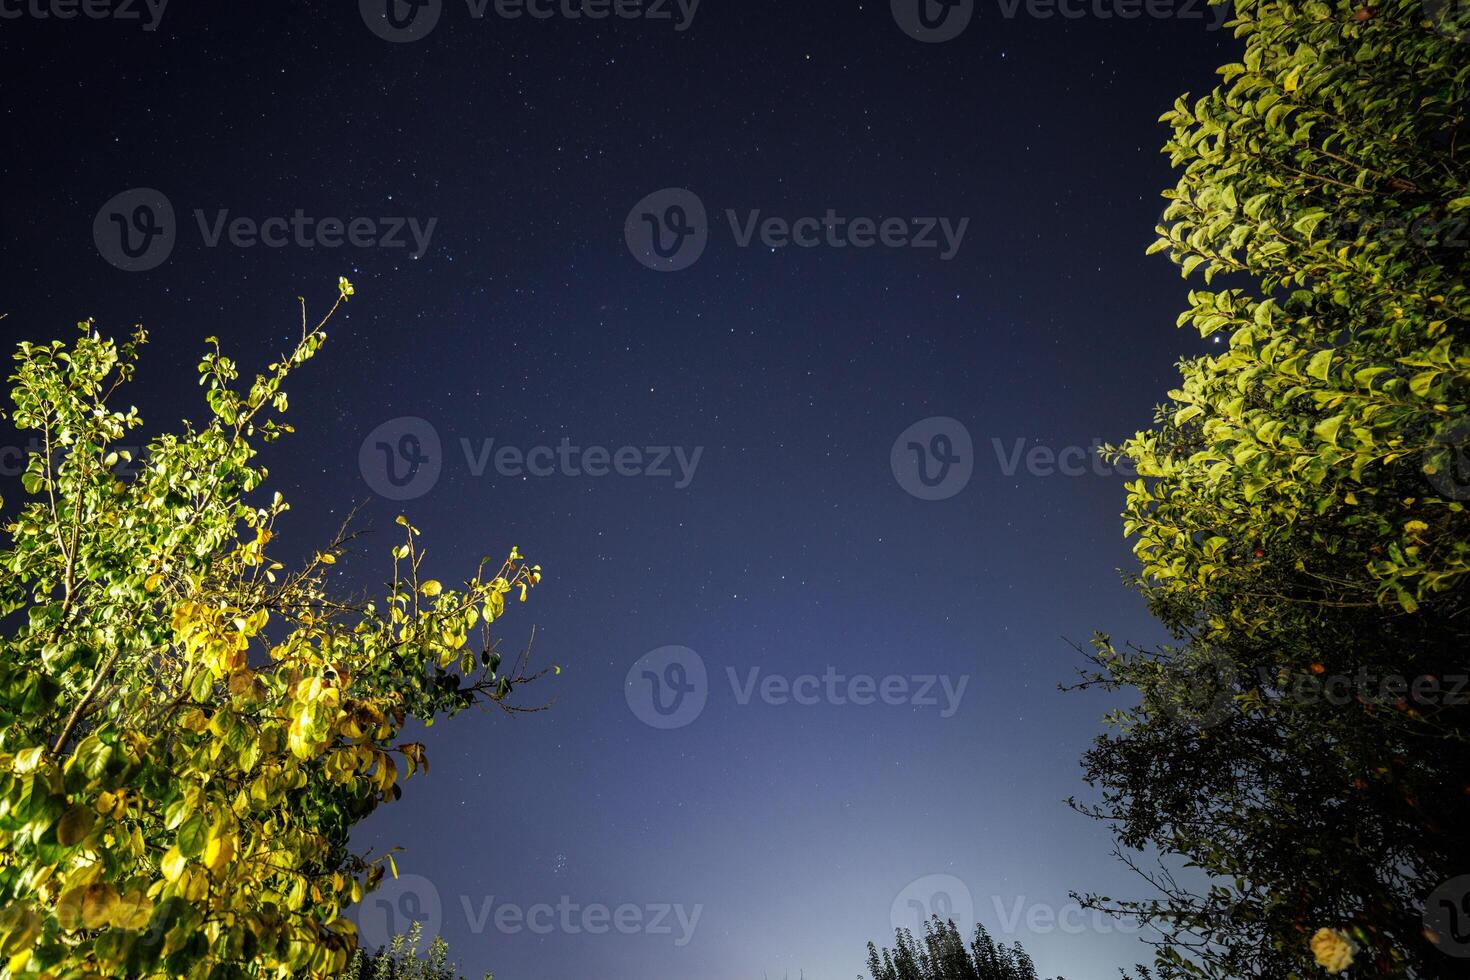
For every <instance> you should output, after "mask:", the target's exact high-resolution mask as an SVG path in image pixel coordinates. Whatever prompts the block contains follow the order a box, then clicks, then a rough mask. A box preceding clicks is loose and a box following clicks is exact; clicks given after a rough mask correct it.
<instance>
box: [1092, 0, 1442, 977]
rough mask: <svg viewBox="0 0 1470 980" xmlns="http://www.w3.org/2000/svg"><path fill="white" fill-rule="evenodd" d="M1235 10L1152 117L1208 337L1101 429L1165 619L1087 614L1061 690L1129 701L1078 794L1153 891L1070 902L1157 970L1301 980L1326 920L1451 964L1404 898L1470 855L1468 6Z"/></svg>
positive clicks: (1181, 256) (1314, 5) (1318, 1)
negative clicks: (1228, 51) (1232, 49)
mask: <svg viewBox="0 0 1470 980" xmlns="http://www.w3.org/2000/svg"><path fill="white" fill-rule="evenodd" d="M1232 24H1233V26H1234V29H1235V32H1236V35H1237V36H1238V37H1241V38H1243V39H1244V41H1245V51H1244V55H1243V57H1242V59H1241V61H1239V62H1236V63H1232V64H1228V65H1225V66H1224V67H1223V68H1221V69H1220V75H1221V76H1222V78H1223V82H1222V84H1221V85H1220V86H1219V87H1217V88H1216V89H1215V90H1214V91H1212V92H1211V93H1209V94H1208V95H1206V96H1205V97H1203V98H1201V99H1199V100H1197V101H1194V102H1192V103H1191V102H1190V101H1189V99H1188V97H1182V98H1180V99H1179V100H1178V101H1176V103H1175V105H1174V108H1173V110H1172V111H1170V112H1169V113H1167V114H1166V115H1165V116H1164V120H1165V121H1166V122H1168V123H1169V124H1170V125H1171V127H1172V129H1173V136H1172V138H1171V139H1170V141H1169V143H1168V145H1167V150H1168V152H1169V153H1170V155H1171V159H1172V161H1173V163H1174V164H1175V166H1176V167H1180V168H1182V171H1183V172H1182V175H1181V177H1180V179H1179V183H1178V185H1177V186H1176V187H1175V188H1174V189H1173V190H1172V191H1170V192H1167V193H1166V194H1165V197H1166V198H1168V199H1169V205H1168V208H1167V210H1166V211H1165V214H1164V221H1163V224H1161V226H1160V227H1159V229H1158V230H1159V233H1160V238H1159V241H1158V242H1157V244H1156V245H1155V246H1154V250H1155V251H1167V252H1168V253H1169V254H1170V255H1171V257H1172V258H1173V259H1174V260H1175V261H1176V262H1178V263H1179V264H1180V265H1181V267H1182V270H1183V273H1184V275H1185V276H1186V277H1188V276H1190V275H1191V274H1195V273H1202V275H1203V278H1204V281H1205V284H1206V285H1207V286H1209V285H1210V284H1212V283H1213V281H1214V280H1215V279H1216V278H1220V277H1223V278H1224V280H1225V282H1226V283H1228V284H1229V288H1216V289H1208V288H1207V289H1197V290H1194V291H1192V292H1190V294H1189V303H1190V306H1189V309H1188V310H1186V311H1185V313H1184V314H1183V315H1182V316H1181V317H1180V321H1179V322H1180V325H1184V324H1186V323H1188V324H1190V325H1192V326H1194V327H1195V328H1197V329H1198V330H1199V332H1200V334H1201V336H1203V337H1211V336H1213V337H1215V338H1216V339H1219V340H1224V341H1226V346H1225V348H1224V350H1223V352H1222V353H1220V354H1218V355H1216V356H1208V357H1196V358H1191V359H1188V360H1185V361H1184V362H1182V363H1181V365H1180V371H1181V375H1182V382H1181V384H1180V386H1179V387H1178V388H1177V389H1175V390H1174V391H1171V392H1170V393H1169V400H1170V401H1169V404H1168V405H1167V407H1164V408H1161V409H1160V410H1159V412H1158V414H1157V417H1156V419H1155V424H1154V427H1153V428H1151V429H1149V430H1146V431H1143V432H1140V433H1138V434H1137V435H1135V436H1134V437H1133V438H1132V439H1131V440H1129V441H1128V442H1126V443H1125V444H1124V445H1123V446H1122V447H1121V450H1120V454H1121V455H1123V456H1126V457H1128V458H1130V459H1132V460H1133V461H1134V462H1135V464H1136V466H1137V471H1138V473H1139V476H1140V479H1139V480H1137V481H1135V482H1133V483H1131V484H1130V485H1129V487H1128V498H1127V505H1126V510H1125V514H1124V517H1125V522H1124V530H1125V533H1127V534H1128V535H1130V536H1132V537H1133V538H1134V540H1135V544H1134V551H1135V554H1136V555H1137V557H1138V558H1139V560H1140V564H1141V570H1140V573H1139V575H1138V577H1137V578H1136V579H1135V581H1136V584H1137V585H1138V587H1139V588H1140V589H1141V590H1142V592H1143V594H1144V596H1145V597H1146V599H1147V601H1148V603H1149V606H1150V608H1151V610H1152V611H1153V612H1154V613H1155V614H1156V615H1157V616H1158V618H1159V619H1160V620H1161V621H1162V622H1163V623H1164V624H1165V625H1166V626H1167V627H1168V628H1169V630H1170V631H1171V633H1172V634H1173V636H1174V637H1175V640H1176V643H1175V644H1174V645H1172V646H1170V647H1167V648H1165V649H1161V650H1151V651H1145V650H1138V649H1127V648H1119V647H1116V646H1115V645H1114V644H1113V643H1112V642H1111V640H1110V639H1109V638H1108V637H1106V636H1103V637H1099V638H1098V640H1097V641H1096V644H1095V650H1094V653H1093V663H1094V668H1093V670H1092V671H1091V672H1090V673H1088V675H1087V677H1086V679H1085V680H1084V684H1083V686H1090V685H1097V686H1101V687H1104V688H1107V689H1110V690H1122V689H1128V690H1132V691H1136V692H1137V694H1138V695H1139V702H1138V704H1137V705H1136V706H1135V707H1134V708H1133V709H1131V710H1128V711H1120V712H1116V713H1114V714H1113V715H1111V716H1110V718H1109V720H1110V722H1111V723H1112V730H1111V731H1110V732H1109V733H1107V734H1105V735H1104V736H1103V737H1101V738H1099V739H1098V741H1097V743H1096V745H1095V746H1094V748H1093V750H1092V751H1091V752H1089V753H1088V755H1087V757H1086V760H1085V763H1086V773H1087V778H1088V780H1089V781H1090V782H1091V783H1093V784H1094V785H1095V786H1099V787H1101V789H1102V802H1101V803H1100V804H1092V805H1087V806H1081V807H1080V808H1081V809H1083V810H1084V811H1085V812H1088V813H1089V814H1091V815H1093V816H1095V817H1098V818H1099V819H1103V820H1106V821H1108V822H1109V823H1111V824H1112V825H1113V826H1114V827H1115V828H1116V830H1117V833H1118V837H1119V843H1120V854H1123V856H1124V857H1125V859H1126V860H1128V861H1129V862H1130V863H1131V864H1133V866H1134V867H1135V868H1136V869H1137V870H1139V872H1140V874H1142V875H1144V877H1145V878H1146V879H1147V880H1148V881H1149V882H1150V883H1151V884H1152V885H1154V886H1157V888H1158V889H1159V890H1160V893H1161V895H1162V897H1159V898H1155V899H1152V900H1148V901H1121V902H1115V901H1113V900H1111V899H1107V898H1105V897H1100V896H1089V898H1088V899H1087V900H1088V902H1089V904H1092V905H1094V906H1095V907H1099V908H1106V909H1108V910H1110V911H1113V912H1116V913H1119V914H1125V915H1133V916H1137V917H1139V918H1141V919H1142V920H1144V921H1145V922H1147V923H1148V924H1150V925H1151V926H1153V927H1154V928H1155V929H1157V930H1158V933H1159V939H1158V942H1159V947H1160V948H1159V951H1158V959H1157V963H1158V967H1159V971H1160V973H1161V975H1162V976H1163V977H1165V978H1166V980H1167V978H1173V977H1221V978H1223V977H1231V978H1242V977H1268V976H1269V977H1291V976H1310V975H1320V974H1321V972H1322V968H1323V966H1324V965H1329V964H1332V963H1335V962H1336V960H1337V957H1336V956H1327V955H1326V954H1324V953H1323V950H1327V952H1329V953H1331V952H1333V950H1332V949H1328V947H1331V946H1333V943H1323V942H1319V943H1318V944H1317V946H1318V948H1317V949H1315V950H1314V946H1313V942H1312V940H1313V938H1314V937H1317V936H1318V935H1319V934H1320V933H1321V932H1322V931H1323V930H1327V931H1328V932H1329V933H1330V935H1332V936H1338V935H1340V937H1341V939H1342V942H1343V943H1350V944H1351V945H1352V946H1354V947H1357V948H1356V949H1355V950H1354V953H1355V959H1356V966H1355V967H1354V970H1355V975H1373V976H1408V977H1448V976H1451V975H1459V973H1460V972H1461V970H1462V967H1461V965H1460V964H1461V963H1462V961H1457V960H1455V959H1452V958H1450V957H1448V956H1446V955H1445V954H1444V953H1443V952H1442V951H1441V950H1440V949H1437V948H1436V944H1437V943H1443V942H1444V940H1445V937H1444V936H1442V935H1438V934H1437V933H1435V931H1434V930H1433V929H1432V928H1430V929H1426V926H1425V922H1424V919H1423V913H1424V910H1425V902H1426V899H1427V897H1428V896H1429V895H1430V894H1431V893H1432V892H1433V891H1434V890H1435V889H1436V888H1437V887H1438V886H1440V885H1441V884H1442V883H1443V882H1445V881H1446V880H1447V879H1451V878H1453V877H1454V876H1456V875H1460V874H1464V873H1466V872H1470V850H1467V844H1466V841H1465V838H1464V834H1463V831H1462V829H1461V828H1463V827H1465V826H1466V825H1467V824H1470V785H1467V781H1466V771H1465V767H1464V762H1463V760H1464V752H1465V749H1466V741H1467V734H1470V718H1467V710H1470V709H1467V705H1466V700H1465V699H1464V698H1463V697H1459V696H1456V695H1455V694H1454V693H1453V691H1452V690H1451V687H1452V685H1451V684H1450V681H1451V679H1453V678H1459V677H1464V676H1465V675H1467V674H1470V656H1467V650H1470V643H1467V641H1470V616H1467V612H1470V585H1467V581H1470V579H1467V572H1470V517H1467V513H1466V510H1465V506H1464V501H1465V500H1466V499H1467V498H1470V471H1467V470H1465V469H1464V462H1465V459H1466V450H1467V446H1470V418H1467V413H1466V407H1467V401H1470V347H1467V334H1466V331H1467V327H1470V251H1467V248H1466V241H1465V238H1466V236H1465V234H1464V230H1465V228H1466V225H1467V222H1466V220H1465V219H1466V218H1470V178H1467V167H1466V159H1465V156H1466V148H1465V143H1466V139H1465V136H1466V113H1467V97H1470V91H1467V89H1470V44H1466V43H1464V42H1465V41H1466V40H1467V39H1470V7H1467V6H1466V5H1465V4H1458V5H1456V4H1440V3H1428V4H1422V3H1420V2H1419V0H1412V2H1410V0H1393V2H1387V3H1383V4H1374V5H1371V6H1369V5H1366V4H1364V3H1363V2H1361V0H1333V2H1324V0H1311V2H1292V3H1277V2H1266V0H1241V2H1239V3H1238V4H1237V13H1236V18H1235V20H1234V21H1233V22H1232ZM1344 680H1346V682H1347V683H1346V684H1343V683H1339V682H1342V681H1344ZM1456 683H1457V682H1456ZM1416 685H1417V686H1416ZM1342 690H1346V691H1347V696H1346V697H1334V696H1333V692H1334V691H1342ZM1147 850H1153V851H1157V852H1161V853H1162V854H1163V855H1165V856H1166V861H1165V862H1164V863H1163V864H1161V865H1160V866H1159V867H1158V868H1157V869H1156V870H1145V869H1144V867H1143V866H1142V864H1141V859H1139V858H1137V857H1135V856H1133V855H1132V853H1131V852H1133V851H1147ZM1180 865H1188V866H1190V867H1192V868H1194V869H1196V870H1198V871H1202V872H1204V873H1205V874H1206V875H1208V876H1209V883H1208V885H1206V886H1204V887H1200V886H1196V885H1194V884H1193V883H1192V882H1189V881H1184V880H1181V877H1180V876H1178V875H1177V874H1176V872H1177V869H1178V868H1179V867H1180Z"/></svg>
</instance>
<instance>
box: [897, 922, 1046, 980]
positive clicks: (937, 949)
mask: <svg viewBox="0 0 1470 980" xmlns="http://www.w3.org/2000/svg"><path fill="white" fill-rule="evenodd" d="M868 972H869V973H870V974H871V975H872V980H1037V976H1036V967H1035V966H1034V965H1032V963H1031V957H1029V956H1027V955H1026V951H1025V950H1024V949H1022V948H1021V944H1020V943H1016V944H1015V946H1013V947H1011V948H1007V947H1005V946H1001V945H997V944H996V942H995V940H994V939H992V938H991V937H990V933H988V932H986V931H985V927H984V926H982V925H979V924H978V923H977V924H976V926H975V936H974V938H973V939H972V940H971V942H970V945H969V946H968V947H966V946H965V939H964V937H963V936H962V935H960V930H959V927H957V926H956V925H955V924H954V920H953V919H948V920H943V919H940V918H939V916H937V915H936V916H933V917H931V918H930V920H929V921H928V922H927V923H925V926H924V938H923V941H922V943H920V942H916V941H915V939H914V935H913V933H912V932H910V931H909V930H907V929H898V930H895V931H894V944H893V949H891V950H890V949H888V948H886V947H885V948H884V949H883V950H881V951H880V950H879V949H878V947H877V946H875V945H874V944H872V943H868ZM1058 980H1060V978H1058Z"/></svg>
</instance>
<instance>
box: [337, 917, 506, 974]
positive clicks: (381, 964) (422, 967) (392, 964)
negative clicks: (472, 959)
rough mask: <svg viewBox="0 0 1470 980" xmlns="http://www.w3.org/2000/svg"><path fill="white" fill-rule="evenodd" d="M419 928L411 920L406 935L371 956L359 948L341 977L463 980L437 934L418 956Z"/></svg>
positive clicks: (422, 928) (421, 926)
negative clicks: (411, 924) (410, 925)
mask: <svg viewBox="0 0 1470 980" xmlns="http://www.w3.org/2000/svg"><path fill="white" fill-rule="evenodd" d="M423 930H424V927H423V923H420V922H415V923H414V924H413V926H412V927H410V929H409V930H408V934H407V935H403V936H394V937H393V940H392V942H390V943H389V944H388V945H386V946H383V947H382V948H380V949H378V951H377V952H375V953H373V955H371V956H368V955H367V954H365V953H364V952H363V951H362V950H360V949H359V950H358V951H357V952H356V953H353V954H352V960H351V962H349V963H348V964H347V970H346V972H344V973H343V974H342V977H341V980H464V978H463V977H461V976H460V975H459V968H458V967H456V966H455V965H454V964H453V963H450V962H449V944H448V943H446V942H445V941H444V940H443V939H442V938H441V937H439V936H435V937H434V939H433V941H432V942H430V943H429V948H428V949H427V950H425V951H424V953H423V955H422V956H420V955H419V946H420V945H421V944H422V943H423ZM485 980H495V975H494V974H493V973H487V974H485Z"/></svg>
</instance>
